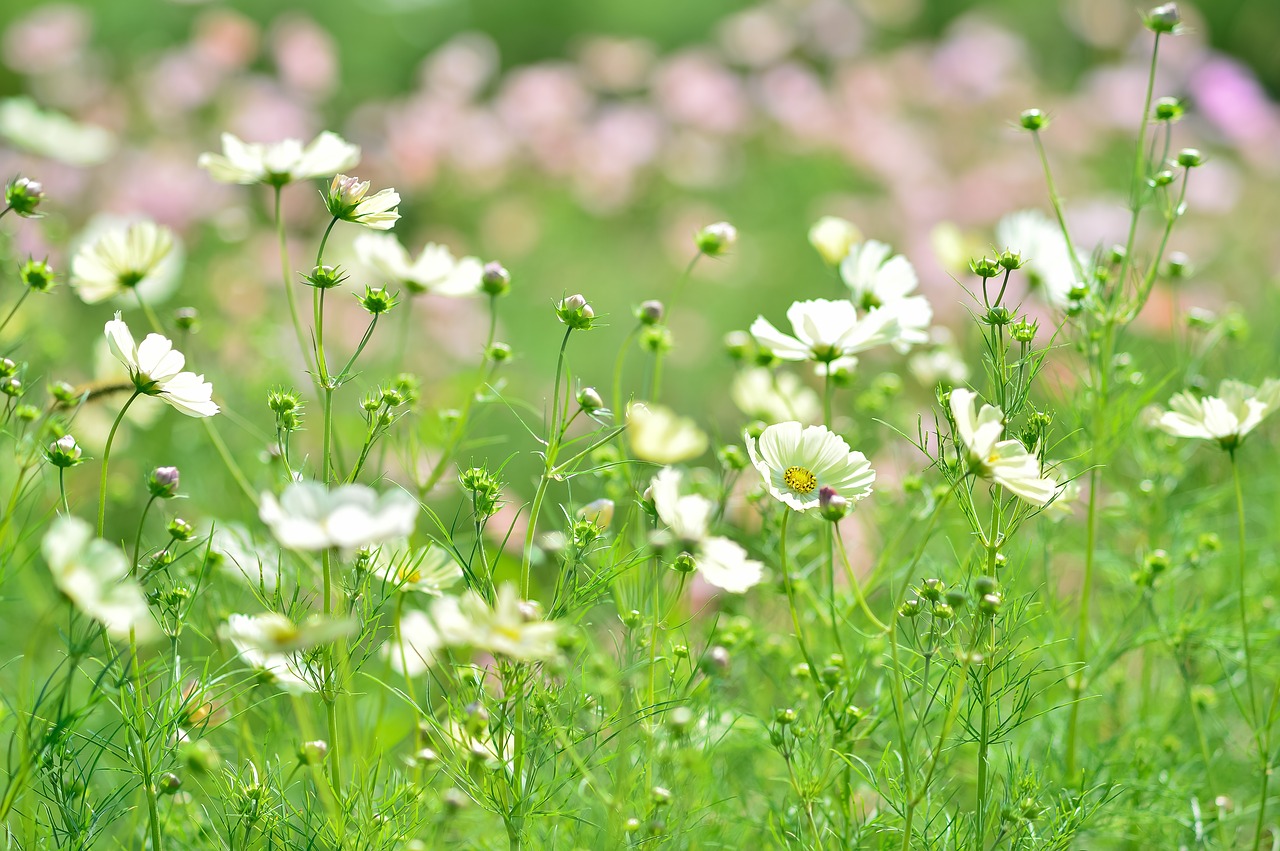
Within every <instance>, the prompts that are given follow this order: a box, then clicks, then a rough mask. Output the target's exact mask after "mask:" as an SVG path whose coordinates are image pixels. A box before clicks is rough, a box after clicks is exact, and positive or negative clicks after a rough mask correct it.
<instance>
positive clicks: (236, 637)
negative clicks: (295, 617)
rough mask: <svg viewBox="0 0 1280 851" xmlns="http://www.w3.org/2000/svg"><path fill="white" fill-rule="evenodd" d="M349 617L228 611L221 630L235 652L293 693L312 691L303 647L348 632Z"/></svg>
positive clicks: (311, 680)
mask: <svg viewBox="0 0 1280 851" xmlns="http://www.w3.org/2000/svg"><path fill="white" fill-rule="evenodd" d="M354 628H355V624H354V623H353V622H352V621H349V620H338V619H335V618H323V617H313V618H308V619H307V620H306V621H304V622H303V623H301V624H296V623H294V622H293V621H292V620H290V619H289V618H288V617H286V616H284V615H282V614H279V613H277V612H264V613H262V614H260V615H231V617H229V618H227V622H226V624H225V625H224V626H223V628H222V630H221V632H222V636H223V638H225V639H227V640H228V641H230V642H231V644H232V645H233V646H234V647H235V648H236V653H237V654H239V656H240V658H241V659H243V660H244V661H245V662H246V663H248V664H249V665H250V666H251V667H253V668H255V669H257V670H259V671H261V672H262V673H263V674H265V675H266V676H267V677H269V678H270V679H271V681H272V682H273V683H275V684H276V685H277V686H279V687H280V688H282V689H284V690H285V691H291V692H295V693H300V692H308V691H315V690H316V685H315V680H314V677H313V676H312V673H313V672H312V671H311V669H310V667H309V666H308V664H307V662H306V659H305V658H304V653H305V651H307V650H309V649H311V648H313V647H316V646H317V645H321V644H327V643H329V642H331V641H336V640H337V639H339V638H342V637H343V636H345V635H349V634H350V633H351V632H352V631H353V630H354Z"/></svg>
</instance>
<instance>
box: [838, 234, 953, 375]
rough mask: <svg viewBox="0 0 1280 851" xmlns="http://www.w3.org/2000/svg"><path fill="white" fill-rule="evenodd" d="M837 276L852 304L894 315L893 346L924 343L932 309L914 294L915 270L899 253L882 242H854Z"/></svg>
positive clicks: (916, 283) (917, 279)
mask: <svg viewBox="0 0 1280 851" xmlns="http://www.w3.org/2000/svg"><path fill="white" fill-rule="evenodd" d="M840 277H841V278H842V279H843V280H844V283H845V286H847V287H848V288H849V291H850V295H851V298H852V299H853V303H854V304H856V305H858V306H859V307H861V308H862V309H863V310H876V309H881V310H890V311H893V312H894V313H896V314H897V317H898V326H899V327H898V336H897V338H896V339H895V340H894V346H895V347H896V348H897V349H898V350H899V351H904V352H905V351H906V350H907V349H908V348H910V347H911V346H913V345H917V344H920V343H925V342H928V340H929V323H930V322H932V321H933V308H932V307H930V306H929V301H928V299H926V298H925V297H924V296H922V295H919V294H915V290H916V287H917V286H918V285H919V282H920V281H919V278H918V277H916V270H915V268H914V267H912V265H911V261H909V260H907V258H906V257H903V256H902V255H901V254H894V253H893V249H892V248H890V247H889V246H888V245H886V244H885V243H883V242H876V241H875V240H874V239H869V240H867V241H866V242H864V243H862V244H861V245H855V246H854V247H853V248H851V249H850V250H849V252H848V256H847V257H845V258H844V260H843V261H842V262H841V263H840Z"/></svg>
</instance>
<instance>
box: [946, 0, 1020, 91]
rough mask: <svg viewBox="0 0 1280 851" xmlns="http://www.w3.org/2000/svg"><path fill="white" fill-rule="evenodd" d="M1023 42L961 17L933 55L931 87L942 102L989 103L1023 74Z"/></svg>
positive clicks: (979, 21)
mask: <svg viewBox="0 0 1280 851" xmlns="http://www.w3.org/2000/svg"><path fill="white" fill-rule="evenodd" d="M1025 54H1026V47H1025V45H1024V44H1023V42H1022V39H1020V38H1018V37H1017V36H1015V35H1013V34H1012V33H1010V32H1009V31H1008V30H1006V29H1004V28H1002V27H999V26H996V25H994V24H991V23H989V22H987V21H984V20H981V19H978V18H974V17H964V18H961V19H960V20H959V21H957V22H956V23H955V24H953V25H952V26H951V28H950V29H949V30H948V31H947V35H946V38H945V39H944V40H943V42H942V43H941V44H939V45H938V46H937V47H936V48H935V50H934V52H933V59H932V66H933V72H934V86H935V87H936V91H937V93H938V94H939V95H940V96H941V97H944V98H949V97H950V98H961V99H963V100H965V101H971V102H981V101H985V100H989V99H991V98H993V97H995V96H996V95H998V94H999V93H1001V92H1002V91H1004V89H1005V88H1006V87H1007V86H1008V85H1009V84H1010V83H1011V82H1012V79H1013V78H1014V77H1015V76H1021V75H1024V74H1025V73H1026V70H1027V69H1026V64H1025Z"/></svg>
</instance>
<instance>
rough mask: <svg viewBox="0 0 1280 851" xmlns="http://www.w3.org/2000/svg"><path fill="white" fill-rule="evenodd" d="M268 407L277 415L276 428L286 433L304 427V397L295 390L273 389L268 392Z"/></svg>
mask: <svg viewBox="0 0 1280 851" xmlns="http://www.w3.org/2000/svg"><path fill="white" fill-rule="evenodd" d="M267 407H269V408H270V409H271V410H272V411H273V412H275V415H276V430H277V431H280V432H282V433H284V434H289V433H291V432H295V431H297V430H298V429H300V428H302V397H300V396H299V395H298V394H297V393H295V392H294V391H293V390H285V389H283V388H281V389H279V390H272V391H271V392H270V393H268V394H267Z"/></svg>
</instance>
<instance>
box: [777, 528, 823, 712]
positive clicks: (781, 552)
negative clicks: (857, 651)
mask: <svg viewBox="0 0 1280 851" xmlns="http://www.w3.org/2000/svg"><path fill="white" fill-rule="evenodd" d="M783 510H784V512H785V513H784V514H783V515H782V531H781V532H780V534H779V540H778V558H779V559H780V561H781V566H782V584H783V587H784V588H785V589H786V592H787V609H788V611H789V612H790V613H791V625H792V627H793V628H794V629H795V631H796V643H797V644H799V645H800V655H801V656H803V657H804V661H805V664H806V665H807V666H808V668H809V678H810V679H811V680H813V684H814V686H816V687H817V689H818V694H819V696H821V694H822V690H823V685H822V680H821V679H819V677H818V668H817V666H816V665H814V663H813V656H812V655H810V653H809V644H808V642H807V641H805V638H804V628H803V627H802V626H800V613H799V611H798V610H797V609H796V592H795V589H794V588H793V587H792V586H791V569H790V567H789V566H788V565H787V523H788V521H789V520H790V519H791V509H789V508H786V509H783Z"/></svg>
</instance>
